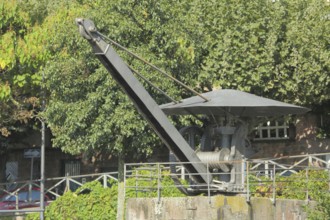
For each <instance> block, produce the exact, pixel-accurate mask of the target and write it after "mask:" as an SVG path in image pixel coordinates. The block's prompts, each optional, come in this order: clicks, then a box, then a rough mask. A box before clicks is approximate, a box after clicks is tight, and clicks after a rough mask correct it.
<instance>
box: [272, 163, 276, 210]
mask: <svg viewBox="0 0 330 220" xmlns="http://www.w3.org/2000/svg"><path fill="white" fill-rule="evenodd" d="M275 172H276V170H275V164H274V165H273V201H272V202H273V204H275V203H276V175H275Z"/></svg>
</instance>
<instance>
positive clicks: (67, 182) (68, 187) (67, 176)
mask: <svg viewBox="0 0 330 220" xmlns="http://www.w3.org/2000/svg"><path fill="white" fill-rule="evenodd" d="M65 182H66V187H65V188H66V191H69V190H70V180H69V173H67V174H66V177H65Z"/></svg>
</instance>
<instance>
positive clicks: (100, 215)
mask: <svg viewBox="0 0 330 220" xmlns="http://www.w3.org/2000/svg"><path fill="white" fill-rule="evenodd" d="M135 175H138V176H139V180H138V181H136V179H135V178H133V177H132V178H128V179H126V187H128V188H126V190H125V197H126V198H135V197H157V193H158V192H157V185H158V178H157V176H158V173H157V169H152V168H151V169H150V171H146V170H143V171H136V173H135ZM152 176H155V177H156V178H154V177H152ZM161 176H162V178H160V179H159V180H160V183H161V186H162V190H161V191H160V192H161V196H162V197H178V196H185V195H184V194H183V193H181V192H180V191H179V190H178V189H177V188H176V187H175V185H174V182H173V180H172V178H171V177H170V175H169V172H168V171H163V172H162V175H161ZM134 177H135V176H134ZM109 184H110V185H111V187H109V188H103V186H102V184H101V183H100V182H98V181H94V182H88V183H86V184H84V185H83V186H81V187H80V188H78V189H77V190H76V192H71V191H69V192H66V193H65V194H64V195H63V196H61V197H59V198H58V199H56V200H55V201H54V202H52V203H51V204H50V205H49V206H47V207H46V210H45V214H44V217H45V219H46V220H52V219H56V220H66V219H70V220H75V219H77V220H78V219H79V220H83V219H100V220H101V219H116V215H117V197H118V185H117V182H115V181H113V180H111V181H110V182H109ZM136 184H138V186H142V187H143V188H144V189H148V190H143V191H142V190H140V191H137V192H136ZM84 190H88V191H90V192H89V193H79V192H83V191H84ZM26 220H39V213H35V214H29V215H28V216H27V218H26Z"/></svg>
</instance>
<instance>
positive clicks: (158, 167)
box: [124, 153, 330, 202]
mask: <svg viewBox="0 0 330 220" xmlns="http://www.w3.org/2000/svg"><path fill="white" fill-rule="evenodd" d="M326 155H330V153H328V154H312V155H298V156H288V157H281V158H272V159H256V160H241V161H231V162H230V163H231V165H232V166H233V164H235V163H236V164H240V165H239V166H236V167H242V169H241V170H239V169H238V170H236V171H235V172H236V173H235V177H236V178H237V177H241V181H240V182H239V183H235V184H234V185H233V184H231V183H228V182H223V181H220V180H217V178H215V177H219V176H223V175H231V173H230V172H231V171H229V172H222V171H220V170H219V171H213V172H212V176H213V181H212V182H210V183H209V184H208V183H202V184H200V183H196V182H192V181H190V182H183V183H182V182H181V187H184V188H187V189H198V191H199V192H203V193H205V194H206V193H207V195H208V196H210V195H212V194H214V193H221V192H230V190H229V191H228V189H229V187H232V189H231V190H232V192H236V193H239V194H243V195H246V199H247V201H249V200H250V197H251V196H255V195H258V194H259V195H261V194H262V193H263V194H264V196H265V197H268V198H270V199H271V200H272V201H273V202H275V200H276V198H277V197H278V194H280V191H281V190H283V188H281V186H282V185H283V184H285V183H287V182H290V181H293V180H292V179H290V178H289V176H290V175H292V174H296V173H298V172H305V173H306V174H305V177H303V178H305V180H304V181H305V182H306V184H308V182H309V183H313V181H314V182H316V181H321V182H324V183H325V184H328V188H327V189H326V191H325V192H330V163H329V162H328V161H326V160H324V159H322V157H325V156H326ZM219 163H221V162H219ZM227 163H228V162H227ZM184 164H185V163H180V162H177V163H143V164H141V163H130V164H126V165H125V170H130V172H129V173H125V175H124V176H125V183H124V186H125V194H126V193H132V191H135V195H136V197H138V195H140V196H143V195H144V194H146V195H147V194H148V193H149V195H151V196H154V197H158V200H160V197H161V194H162V193H161V192H162V191H164V190H168V189H167V188H168V187H171V186H166V187H167V188H166V189H165V188H164V187H165V186H163V185H162V181H163V180H164V179H166V177H171V178H180V179H186V180H187V179H189V177H191V176H194V175H197V174H193V173H189V174H187V172H186V171H185V169H184V168H183V165H184ZM173 165H175V166H176V168H177V169H176V171H177V172H176V173H171V172H169V170H170V169H169V167H170V166H173ZM206 166H208V164H206ZM132 170H133V172H132ZM207 170H209V169H207ZM311 170H323V171H325V172H328V174H329V175H328V178H326V179H318V180H314V179H311V178H310V177H309V174H308V173H309V172H311ZM141 171H143V172H141ZM207 174H209V173H207ZM207 176H208V175H207ZM250 177H253V179H251V178H250ZM279 177H285V178H286V177H287V178H286V179H283V178H279ZM131 179H135V180H134V181H132V180H131ZM219 179H221V178H219ZM129 180H130V182H129ZM147 182H149V184H150V185H148V183H147ZM172 187H177V186H172ZM233 187H234V190H233ZM235 188H236V189H237V190H235ZM262 188H265V189H267V190H268V191H265V192H260V191H258V190H259V189H262ZM241 189H243V190H241ZM294 190H297V191H299V192H302V193H304V194H305V199H306V200H309V199H310V196H309V188H308V187H307V185H306V187H305V188H300V189H294ZM141 193H142V194H141ZM210 201H211V200H210Z"/></svg>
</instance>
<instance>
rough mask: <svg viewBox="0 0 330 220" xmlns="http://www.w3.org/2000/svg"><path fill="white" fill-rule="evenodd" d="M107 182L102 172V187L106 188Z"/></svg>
mask: <svg viewBox="0 0 330 220" xmlns="http://www.w3.org/2000/svg"><path fill="white" fill-rule="evenodd" d="M107 186H108V184H107V176H106V175H105V174H103V188H107Z"/></svg>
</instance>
